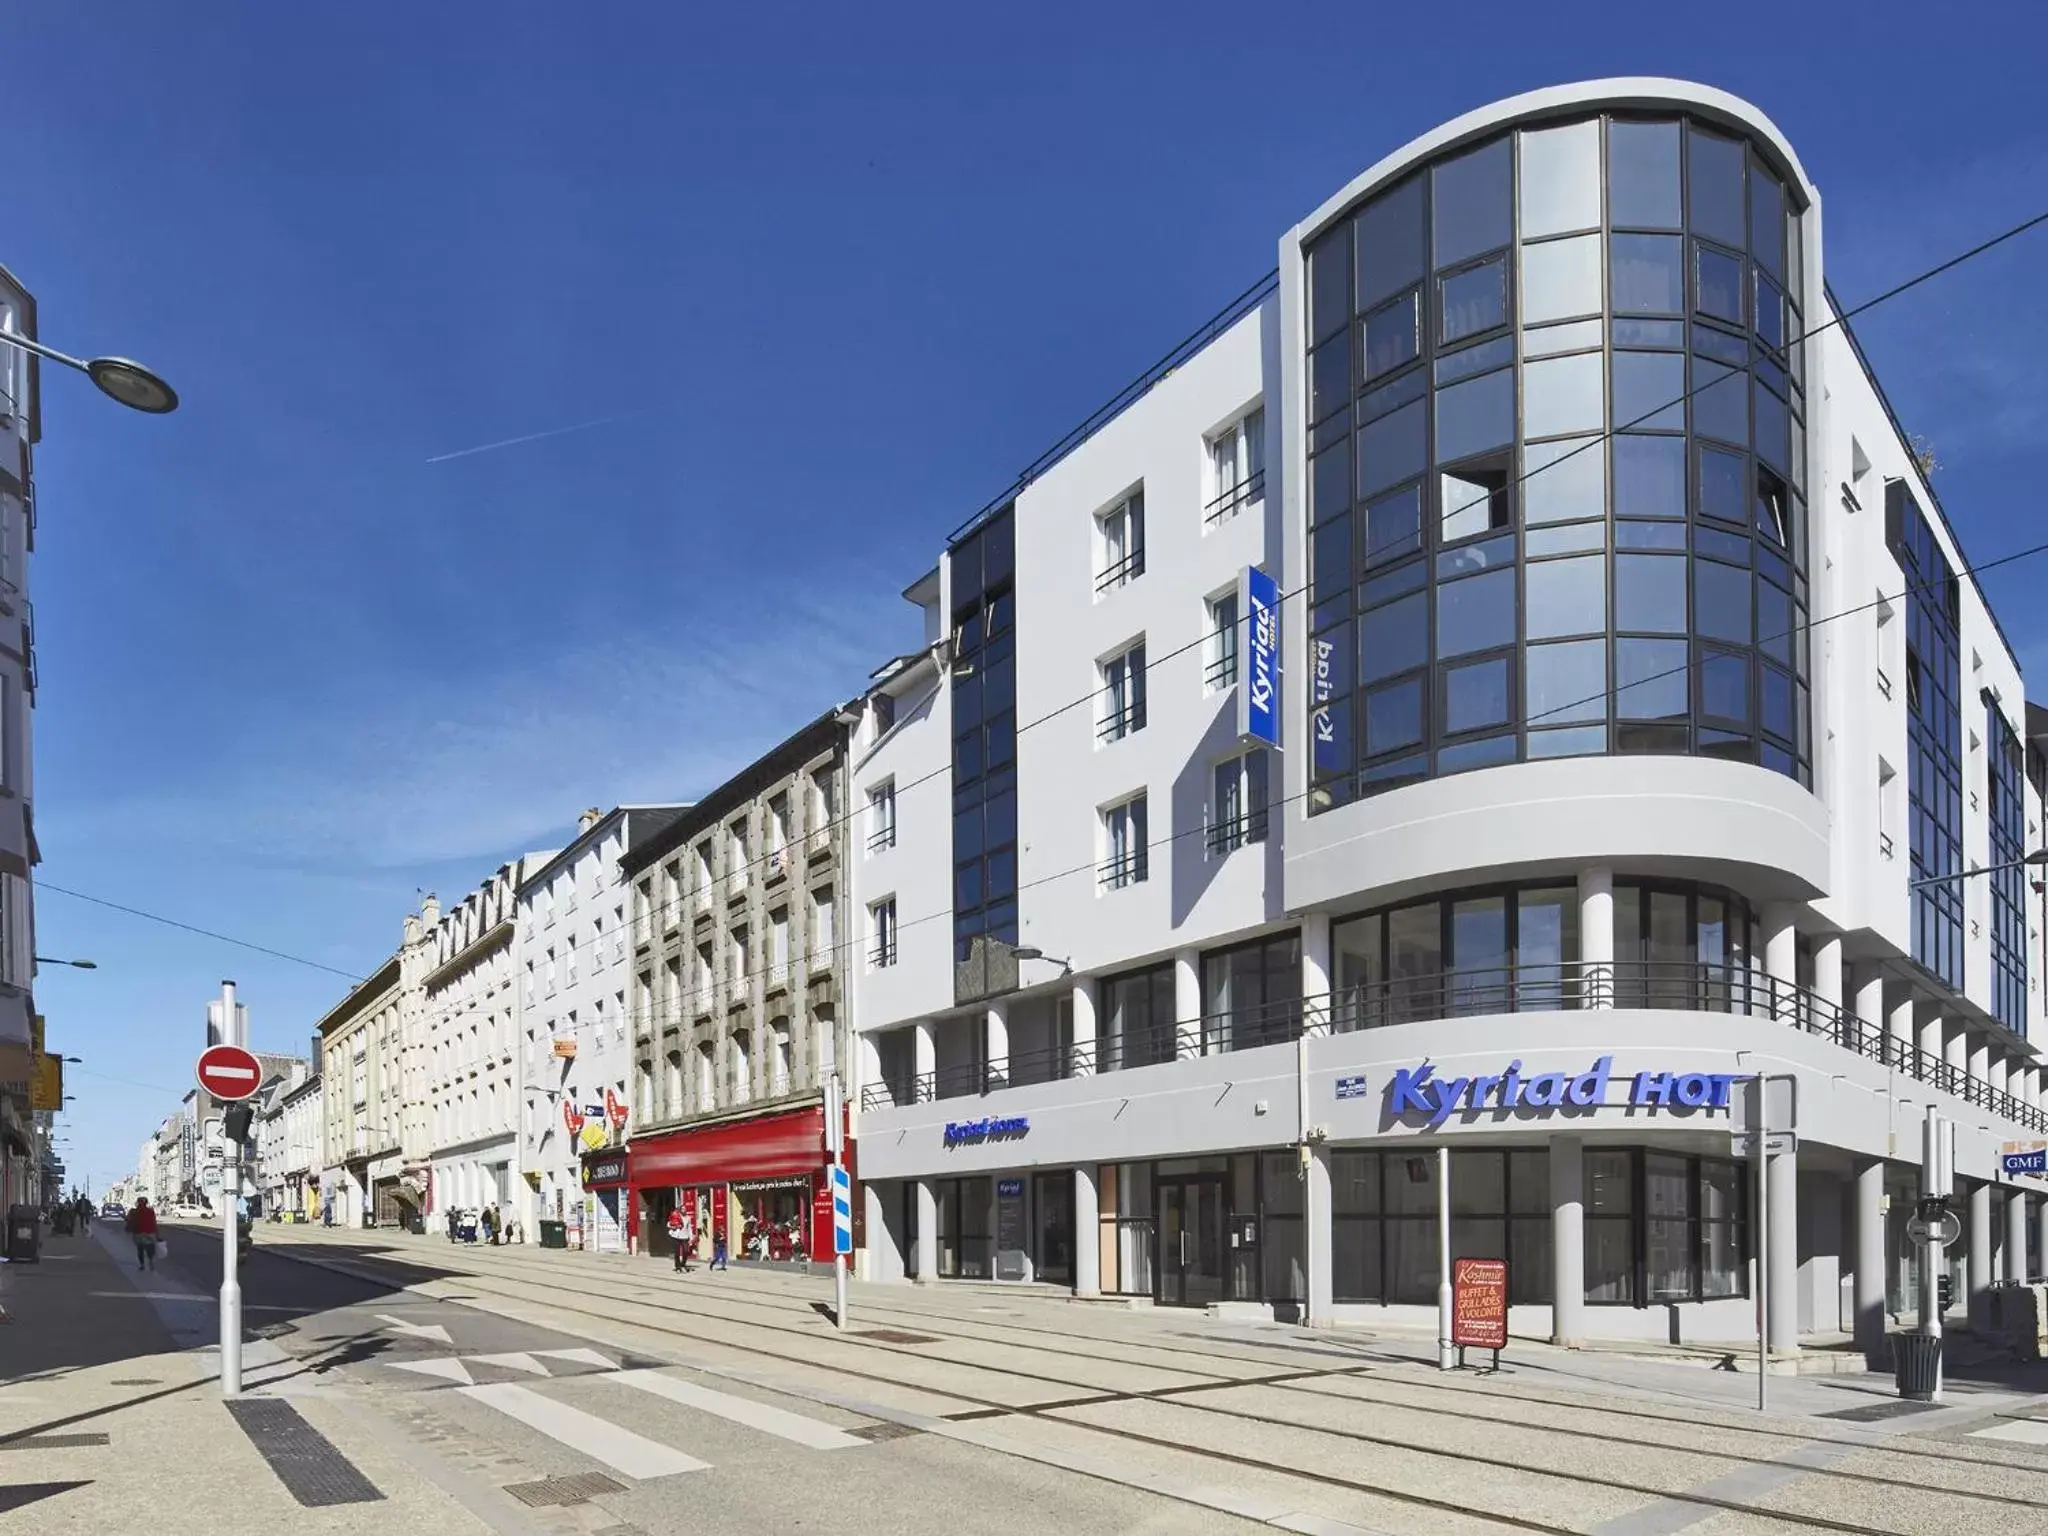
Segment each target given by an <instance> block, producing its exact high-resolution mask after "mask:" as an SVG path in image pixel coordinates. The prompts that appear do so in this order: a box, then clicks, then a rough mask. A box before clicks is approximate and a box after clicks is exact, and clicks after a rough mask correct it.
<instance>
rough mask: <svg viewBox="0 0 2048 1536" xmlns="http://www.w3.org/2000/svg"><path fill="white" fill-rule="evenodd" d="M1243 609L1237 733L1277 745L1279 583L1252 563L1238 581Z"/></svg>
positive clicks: (1278, 734) (1269, 744)
mask: <svg viewBox="0 0 2048 1536" xmlns="http://www.w3.org/2000/svg"><path fill="white" fill-rule="evenodd" d="M1238 590H1239V595H1240V596H1241V598H1242V601H1241V602H1240V603H1239V604H1238V606H1239V607H1240V608H1241V609H1242V610H1243V612H1244V629H1245V664H1244V679H1243V681H1242V682H1241V683H1240V684H1239V685H1238V691H1237V733H1238V734H1239V735H1240V736H1242V737H1244V738H1245V739H1246V740H1249V741H1262V742H1264V743H1265V744H1266V745H1267V746H1269V747H1277V746H1279V745H1280V584H1279V583H1278V582H1276V581H1275V580H1274V579H1273V578H1272V577H1271V576H1268V575H1267V574H1266V573H1265V572H1264V571H1262V570H1260V569H1259V568H1258V567H1257V566H1256V565H1251V566H1246V567H1245V572H1244V575H1243V577H1242V578H1241V579H1240V581H1239V583H1238Z"/></svg>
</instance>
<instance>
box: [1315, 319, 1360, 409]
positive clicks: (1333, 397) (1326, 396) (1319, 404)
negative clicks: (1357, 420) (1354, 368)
mask: <svg viewBox="0 0 2048 1536" xmlns="http://www.w3.org/2000/svg"><path fill="white" fill-rule="evenodd" d="M1308 387H1309V420H1311V421H1321V420H1322V419H1323V418H1324V417H1325V416H1327V415H1329V414H1330V413H1331V412H1332V411H1335V410H1339V409H1341V408H1343V407H1344V406H1347V405H1349V404H1350V403H1351V333H1350V332H1349V331H1348V330H1346V331H1339V332H1338V333H1337V334H1336V335H1334V336H1332V337H1330V338H1329V339H1328V340H1327V341H1325V342H1324V343H1323V344H1322V345H1321V346H1320V347H1317V348H1316V350H1315V352H1314V354H1313V355H1312V356H1311V357H1310V358H1309V363H1308Z"/></svg>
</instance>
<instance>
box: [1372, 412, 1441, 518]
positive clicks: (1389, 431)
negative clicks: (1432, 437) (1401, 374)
mask: <svg viewBox="0 0 2048 1536" xmlns="http://www.w3.org/2000/svg"><path fill="white" fill-rule="evenodd" d="M1423 406H1424V402H1423V401H1420V400H1418V401H1416V402H1415V403H1414V404H1413V405H1404V406H1403V407H1401V409H1400V410H1398V411H1395V412H1393V413H1392V414H1391V415H1387V416H1382V417H1381V418H1380V419H1379V420H1378V421H1374V422H1368V423H1367V424H1366V425H1365V426H1363V427H1361V428H1359V430H1358V494H1359V495H1360V496H1361V497H1365V496H1371V495H1372V494H1373V493H1374V492H1376V491H1381V490H1384V489H1385V488H1386V487H1388V486H1390V485H1393V484H1396V483H1397V482H1399V481H1402V480H1407V479H1410V478H1412V477H1413V476H1415V475H1419V474H1421V473H1422V469H1423V465H1424V464H1426V463H1427V462H1428V459H1429V447H1428V442H1427V439H1428V436H1429V430H1428V429H1429V422H1428V419H1427V418H1426V417H1424V415H1423V414H1422V412H1423Z"/></svg>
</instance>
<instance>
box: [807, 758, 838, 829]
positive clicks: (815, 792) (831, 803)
mask: <svg viewBox="0 0 2048 1536" xmlns="http://www.w3.org/2000/svg"><path fill="white" fill-rule="evenodd" d="M811 810H812V817H811V835H812V836H813V837H817V836H820V835H822V834H825V833H828V832H830V831H831V830H832V824H833V823H834V822H835V821H837V820H838V819H839V789H838V782H837V780H836V779H835V778H834V777H833V773H832V767H831V765H830V764H829V763H828V764H827V765H826V766H824V767H823V768H820V769H819V770H818V771H817V772H816V773H814V774H812V775H811Z"/></svg>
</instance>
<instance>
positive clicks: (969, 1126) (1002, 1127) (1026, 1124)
mask: <svg viewBox="0 0 2048 1536" xmlns="http://www.w3.org/2000/svg"><path fill="white" fill-rule="evenodd" d="M1030 1129H1031V1122H1030V1121H1029V1120H1027V1119H1025V1118H1024V1116H1022V1115H1011V1116H1010V1117H1009V1118H1007V1119H997V1118H996V1117H995V1116H993V1115H988V1116H984V1117H983V1118H981V1119H979V1120H948V1121H947V1122H946V1145H947V1146H949V1147H960V1146H977V1145H979V1144H981V1143H982V1142H987V1141H1012V1140H1015V1139H1016V1138H1017V1137H1019V1136H1022V1135H1024V1134H1025V1133H1026V1132H1028V1131H1029V1130H1030Z"/></svg>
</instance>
